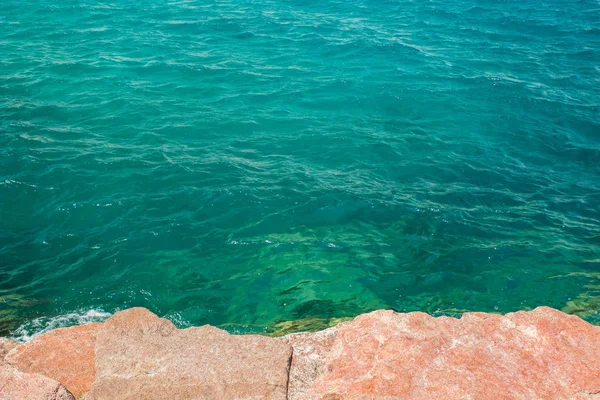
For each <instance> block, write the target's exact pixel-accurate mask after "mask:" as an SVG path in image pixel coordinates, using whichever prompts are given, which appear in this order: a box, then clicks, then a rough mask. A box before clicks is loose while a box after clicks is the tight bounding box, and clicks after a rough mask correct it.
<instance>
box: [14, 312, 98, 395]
mask: <svg viewBox="0 0 600 400" xmlns="http://www.w3.org/2000/svg"><path fill="white" fill-rule="evenodd" d="M101 326H102V324H101V323H95V324H87V325H79V326H73V327H70V328H60V329H55V330H53V331H49V332H46V333H44V334H42V335H39V336H36V337H34V338H33V339H32V340H30V341H29V342H27V343H25V344H22V345H19V346H17V347H15V348H14V349H12V351H10V353H8V355H7V356H6V361H7V362H8V363H9V364H10V365H12V366H13V367H15V368H17V369H19V370H20V371H23V372H27V373H37V374H42V375H45V376H47V377H49V378H52V379H54V380H56V381H58V382H60V383H62V384H63V385H65V386H66V387H67V388H69V390H70V391H71V393H73V395H74V396H76V397H80V396H82V395H83V394H85V393H87V392H89V391H90V390H91V387H92V382H94V378H95V373H94V346H95V343H96V333H97V332H98V330H99V329H100V327H101Z"/></svg>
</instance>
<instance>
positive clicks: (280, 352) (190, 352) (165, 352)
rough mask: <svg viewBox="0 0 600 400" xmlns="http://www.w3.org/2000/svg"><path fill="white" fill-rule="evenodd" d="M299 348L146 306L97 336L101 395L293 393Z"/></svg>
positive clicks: (170, 397) (116, 398)
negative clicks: (184, 323)
mask: <svg viewBox="0 0 600 400" xmlns="http://www.w3.org/2000/svg"><path fill="white" fill-rule="evenodd" d="M291 354H292V348H291V346H289V345H288V344H286V343H284V342H282V341H279V340H277V339H273V338H269V337H264V336H257V335H245V336H234V335H230V334H229V333H227V332H225V331H222V330H220V329H217V328H214V327H211V326H203V327H199V328H188V329H183V330H179V329H177V328H176V327H175V326H174V325H173V324H172V323H171V322H170V321H167V320H165V319H161V318H158V317H157V316H156V315H154V314H152V313H151V312H150V311H148V310H146V309H143V308H132V309H129V310H126V311H121V312H118V313H116V314H115V315H113V316H112V317H111V318H109V319H108V320H107V321H106V322H105V324H104V327H103V328H102V329H101V330H100V331H99V332H98V337H97V341H96V380H95V382H94V384H93V387H92V392H91V395H92V397H93V399H94V400H125V399H128V400H133V399H135V400H142V399H165V400H174V399H282V400H283V399H286V392H287V383H288V373H289V365H290V361H291Z"/></svg>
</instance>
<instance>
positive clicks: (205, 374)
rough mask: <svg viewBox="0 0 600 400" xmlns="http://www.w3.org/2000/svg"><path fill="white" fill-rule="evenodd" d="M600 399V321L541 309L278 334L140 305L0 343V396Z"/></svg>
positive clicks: (382, 318)
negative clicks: (188, 324) (191, 323)
mask: <svg viewBox="0 0 600 400" xmlns="http://www.w3.org/2000/svg"><path fill="white" fill-rule="evenodd" d="M72 398H79V399H81V398H85V400H103V399H110V400H121V399H122V400H125V399H131V400H133V399H165V400H167V399H169V400H175V399H282V400H283V399H290V400H304V399H306V400H312V399H327V400H337V399H445V400H452V399H469V398H470V399H493V400H501V399H600V327H596V326H593V325H591V324H589V323H587V322H585V321H583V320H581V319H580V318H579V317H576V316H571V315H567V314H564V313H562V312H560V311H557V310H554V309H551V308H548V307H539V308H537V309H535V310H533V311H529V312H516V313H511V314H507V315H504V316H502V315H497V314H484V313H465V314H464V315H463V316H462V318H460V319H456V318H450V317H440V318H433V317H431V316H429V315H427V314H424V313H418V312H416V313H407V314H403V313H396V312H393V311H388V310H382V311H375V312H372V313H369V314H364V315H360V316H358V317H357V318H355V319H354V320H352V321H348V322H344V323H341V324H339V325H337V326H335V327H333V328H329V329H326V330H323V331H320V332H306V333H296V334H290V335H287V336H284V337H282V338H272V337H266V336H259V335H230V334H229V333H227V332H225V331H222V330H220V329H217V328H214V327H211V326H208V325H206V326H202V327H195V328H188V329H177V328H176V327H175V326H174V325H173V324H172V323H171V322H170V321H168V320H165V319H161V318H158V317H157V316H156V315H154V314H152V313H151V312H150V311H148V310H146V309H143V308H132V309H129V310H125V311H121V312H118V313H116V314H115V315H113V316H112V317H110V318H109V319H108V320H107V321H106V322H104V323H96V324H89V325H82V326H76V327H71V328H62V329H57V330H54V331H51V332H48V333H45V334H42V335H39V336H37V337H35V338H34V339H32V340H31V341H29V342H27V343H25V344H16V343H14V342H12V341H10V340H7V339H0V399H2V400H8V399H10V400H13V399H14V400H17V399H30V400H37V399H40V400H42V399H43V400H47V399H72Z"/></svg>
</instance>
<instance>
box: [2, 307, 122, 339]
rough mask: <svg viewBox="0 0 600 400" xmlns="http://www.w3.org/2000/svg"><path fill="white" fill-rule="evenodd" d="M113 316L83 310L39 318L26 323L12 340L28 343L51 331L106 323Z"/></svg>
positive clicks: (97, 311) (96, 311) (16, 331)
mask: <svg viewBox="0 0 600 400" xmlns="http://www.w3.org/2000/svg"><path fill="white" fill-rule="evenodd" d="M110 316H111V314H110V313H107V312H104V311H103V310H93V309H92V310H81V311H75V312H71V313H68V314H63V315H56V316H53V317H39V318H35V319H33V320H31V321H27V322H25V323H24V324H23V325H21V326H19V327H18V328H17V329H15V330H14V331H13V332H12V335H11V336H12V339H14V340H16V341H18V342H27V341H28V340H31V338H33V337H35V336H37V335H41V334H42V333H45V332H48V331H51V330H53V329H56V328H64V327H67V326H73V325H83V324H89V323H92V322H102V321H105V320H106V319H107V318H108V317H110Z"/></svg>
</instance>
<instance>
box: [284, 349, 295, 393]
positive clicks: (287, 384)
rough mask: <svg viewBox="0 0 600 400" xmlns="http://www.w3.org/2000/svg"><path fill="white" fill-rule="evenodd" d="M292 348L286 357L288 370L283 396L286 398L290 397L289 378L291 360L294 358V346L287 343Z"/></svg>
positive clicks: (290, 377)
mask: <svg viewBox="0 0 600 400" xmlns="http://www.w3.org/2000/svg"><path fill="white" fill-rule="evenodd" d="M289 346H290V347H291V349H292V351H291V353H290V358H289V359H288V372H287V382H286V385H285V398H286V400H289V399H290V380H291V379H292V360H293V359H294V346H292V345H291V344H290V345H289Z"/></svg>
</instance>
